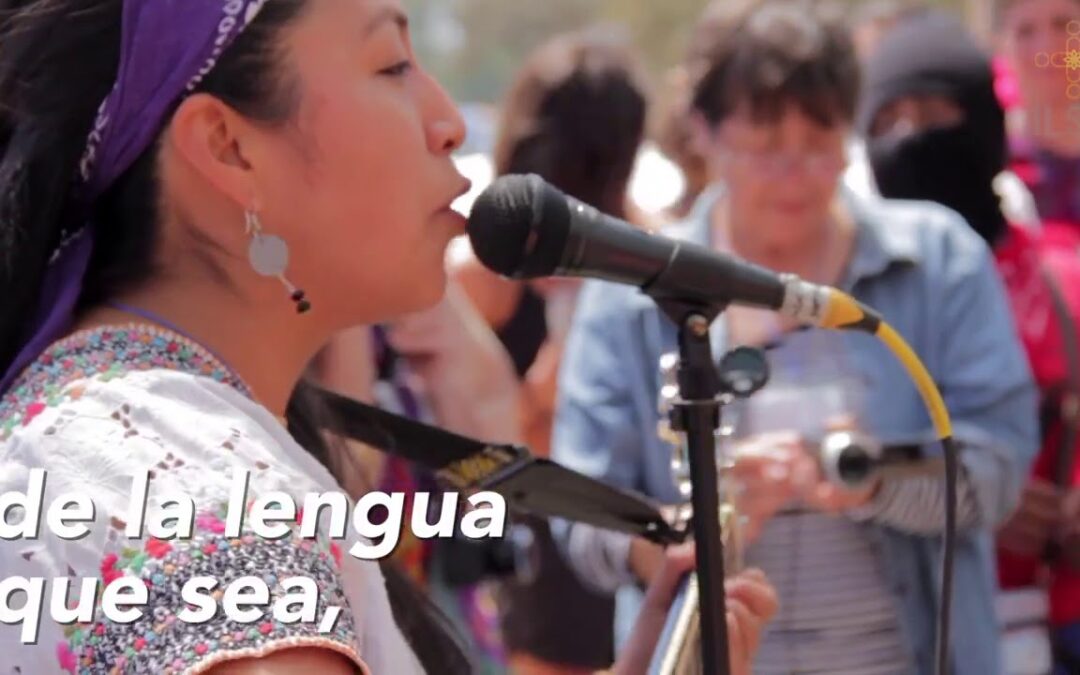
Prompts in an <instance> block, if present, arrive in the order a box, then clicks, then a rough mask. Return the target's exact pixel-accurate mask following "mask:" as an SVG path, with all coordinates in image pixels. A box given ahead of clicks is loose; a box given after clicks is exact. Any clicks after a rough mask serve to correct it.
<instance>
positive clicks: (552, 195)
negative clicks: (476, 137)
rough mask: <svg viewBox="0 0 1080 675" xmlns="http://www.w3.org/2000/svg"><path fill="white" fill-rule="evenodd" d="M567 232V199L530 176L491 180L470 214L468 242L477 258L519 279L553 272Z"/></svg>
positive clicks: (540, 180)
mask: <svg viewBox="0 0 1080 675" xmlns="http://www.w3.org/2000/svg"><path fill="white" fill-rule="evenodd" d="M569 231H570V208H569V205H568V204H567V201H566V199H565V197H564V196H563V195H562V194H561V193H560V192H559V191H558V190H556V189H555V188H553V187H551V186H550V185H548V184H547V183H546V182H545V181H544V180H543V179H542V178H540V177H539V176H537V175H534V174H529V175H509V176H502V177H499V178H497V179H495V180H494V181H493V182H492V183H491V185H489V186H488V187H487V189H486V190H484V191H483V193H481V194H480V196H479V197H477V199H476V201H475V202H474V203H473V207H472V211H471V213H470V215H469V225H468V236H469V242H470V244H471V245H472V249H473V251H474V252H475V253H476V257H477V259H479V260H480V262H481V263H483V264H484V266H485V267H487V268H488V269H490V270H492V271H494V272H496V273H498V274H502V275H503V276H507V277H515V278H519V279H521V278H531V277H536V276H547V275H550V274H552V273H554V272H555V270H556V269H557V268H558V265H559V262H560V261H561V260H562V256H563V251H564V250H565V248H566V240H567V235H568V233H569Z"/></svg>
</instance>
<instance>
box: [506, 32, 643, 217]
mask: <svg viewBox="0 0 1080 675" xmlns="http://www.w3.org/2000/svg"><path fill="white" fill-rule="evenodd" d="M646 91H647V85H646V83H645V78H644V75H643V74H642V71H641V67H640V64H639V63H638V61H637V59H636V56H635V55H634V52H633V51H632V49H631V48H630V46H629V45H628V43H627V42H626V40H625V39H623V38H622V37H621V36H620V35H618V34H616V33H614V32H609V31H607V30H605V29H604V28H601V27H593V28H589V29H586V30H584V31H580V32H574V33H567V34H563V35H560V36H558V37H556V38H554V39H552V40H550V41H549V42H547V43H546V44H545V45H544V46H542V47H540V48H539V49H538V50H537V51H536V52H534V54H533V55H532V57H530V59H529V60H528V62H527V63H526V64H525V66H524V67H523V68H522V70H521V71H520V72H519V74H518V76H517V78H516V79H515V81H514V83H513V85H512V86H511V88H510V90H509V92H508V94H507V96H506V100H505V101H504V103H503V107H502V111H501V121H500V125H499V131H498V134H497V140H496V144H495V152H494V164H495V173H496V174H498V175H505V174H508V173H536V174H539V175H541V176H543V177H544V178H545V179H546V180H547V181H549V182H550V183H551V184H552V185H554V186H555V187H557V188H559V189H560V190H563V191H564V192H566V193H567V194H570V195H572V196H574V197H576V198H577V199H580V200H582V201H583V202H586V203H588V204H591V205H592V206H595V207H596V208H598V209H600V210H601V211H604V212H606V213H611V214H612V215H616V216H619V217H622V216H623V212H624V210H625V197H626V187H627V184H628V183H629V181H630V175H631V173H632V171H633V168H634V160H635V159H636V157H637V153H638V149H639V147H640V145H641V141H642V139H643V137H644V134H645V125H646V119H647V98H646V97H647V94H646Z"/></svg>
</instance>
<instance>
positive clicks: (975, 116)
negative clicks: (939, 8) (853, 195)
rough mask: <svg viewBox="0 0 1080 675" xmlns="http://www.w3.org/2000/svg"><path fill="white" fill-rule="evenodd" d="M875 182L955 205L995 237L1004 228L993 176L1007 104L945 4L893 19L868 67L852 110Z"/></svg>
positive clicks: (1002, 149)
mask: <svg viewBox="0 0 1080 675" xmlns="http://www.w3.org/2000/svg"><path fill="white" fill-rule="evenodd" d="M857 125H858V129H859V131H860V132H861V133H862V134H863V136H864V137H865V138H866V141H867V151H868V153H869V160H870V165H871V169H872V171H873V175H874V179H875V182H876V183H877V186H878V190H879V191H880V192H881V194H882V195H883V196H885V197H889V198H893V199H920V200H928V201H934V202H938V203H940V204H944V205H945V206H948V207H951V208H952V209H954V210H955V211H957V212H959V213H960V215H962V216H963V217H964V218H965V219H966V220H967V221H968V223H969V224H970V225H971V227H972V228H974V229H975V230H976V231H977V232H978V233H979V234H980V235H982V237H983V238H984V239H986V240H987V242H988V243H989V244H990V245H991V246H993V245H995V244H996V243H997V241H998V239H999V238H1000V237H1001V236H1002V235H1003V234H1004V233H1005V232H1006V230H1007V224H1006V220H1005V216H1004V215H1002V210H1001V204H1000V201H999V198H998V196H997V194H996V193H995V192H994V187H993V183H994V179H995V178H996V177H997V175H998V174H999V173H1000V172H1001V171H1002V170H1003V169H1004V168H1005V164H1006V154H1007V151H1006V132H1005V113H1004V110H1002V107H1001V104H1000V103H999V102H998V100H997V97H996V96H995V93H994V79H993V70H992V68H991V63H990V57H989V55H987V54H986V53H985V52H984V51H983V50H982V49H980V48H979V46H978V45H977V44H976V43H975V41H974V40H973V39H972V37H971V36H970V35H969V34H968V32H967V30H966V29H965V28H964V26H963V25H962V24H961V23H960V22H959V21H958V20H957V19H955V18H953V17H952V16H951V15H949V14H945V13H943V12H936V11H931V12H924V13H920V14H917V15H915V16H912V17H909V18H908V19H906V20H904V21H903V22H902V23H900V24H898V25H897V26H896V27H894V28H893V29H892V30H891V31H890V32H889V33H888V34H887V35H886V36H885V38H884V39H883V40H882V42H881V44H880V46H879V48H878V49H877V50H876V51H875V52H874V53H873V55H872V56H871V57H870V59H869V60H868V62H867V64H866V67H865V81H864V93H863V100H862V102H861V105H860V111H859V117H858V120H857Z"/></svg>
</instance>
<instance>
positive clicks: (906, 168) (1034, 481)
mask: <svg viewBox="0 0 1080 675" xmlns="http://www.w3.org/2000/svg"><path fill="white" fill-rule="evenodd" d="M864 87H865V89H864V94H863V96H864V99H863V101H862V102H861V109H860V114H859V117H858V121H857V124H858V126H859V130H860V132H861V133H862V134H863V135H864V137H865V138H866V142H867V150H868V154H869V159H870V165H871V169H872V172H873V175H874V179H875V181H876V183H877V185H878V189H879V190H880V192H881V193H882V195H883V196H885V197H888V198H893V199H917V200H929V201H935V202H938V203H941V204H944V205H945V206H948V207H951V208H952V209H953V210H955V211H957V212H958V213H960V215H962V216H963V217H964V218H965V219H966V220H967V222H968V224H969V225H970V226H971V227H972V229H974V230H975V231H976V232H978V233H979V234H980V235H982V237H983V239H985V240H986V242H987V244H988V245H989V246H990V247H991V248H992V249H993V252H994V260H995V262H996V263H997V266H998V270H999V272H1001V275H1002V279H1003V281H1004V284H1005V286H1006V288H1007V289H1008V291H1009V295H1010V299H1011V301H1012V307H1013V314H1014V319H1015V322H1016V325H1017V327H1018V329H1019V333H1020V335H1021V338H1022V340H1023V343H1024V346H1025V348H1026V350H1027V353H1028V357H1029V360H1030V365H1031V368H1032V372H1033V374H1034V375H1035V379H1036V380H1037V382H1038V384H1039V387H1040V390H1041V393H1042V403H1043V412H1042V415H1043V417H1042V422H1043V446H1042V449H1041V452H1040V455H1039V457H1038V459H1037V460H1036V463H1035V465H1034V466H1033V475H1032V476H1031V479H1030V480H1029V481H1028V483H1027V484H1026V485H1025V487H1024V492H1023V495H1022V497H1021V499H1020V504H1019V505H1018V507H1017V509H1015V511H1014V513H1013V514H1012V516H1011V517H1010V519H1009V521H1008V522H1007V523H1005V525H1004V526H1003V527H1002V528H1001V529H1000V530H999V531H998V532H997V541H996V544H997V553H998V556H997V563H998V574H999V582H1000V584H1001V587H1002V589H1003V590H1005V591H1010V590H1013V589H1025V588H1031V587H1034V586H1036V585H1038V584H1039V583H1040V582H1039V581H1038V580H1039V579H1040V578H1042V577H1043V574H1044V572H1045V571H1049V572H1050V574H1051V577H1050V578H1051V583H1050V587H1049V602H1050V624H1051V626H1052V628H1053V636H1054V637H1053V639H1051V638H1050V637H1049V636H1047V638H1046V644H1045V649H1046V652H1049V651H1050V650H1051V647H1050V644H1051V642H1052V643H1053V651H1054V658H1055V660H1056V661H1057V665H1056V669H1055V670H1054V675H1058V673H1070V674H1072V673H1077V672H1080V468H1075V467H1077V464H1076V462H1075V460H1073V462H1072V463H1070V462H1061V461H1060V458H1062V457H1069V456H1075V453H1076V450H1077V448H1078V447H1080V444H1078V443H1077V440H1078V438H1080V428H1078V427H1077V425H1076V424H1075V423H1074V422H1073V421H1071V417H1070V415H1068V414H1065V415H1063V414H1061V411H1063V410H1065V409H1066V408H1065V407H1064V405H1065V404H1066V403H1067V401H1068V400H1069V399H1070V396H1066V395H1064V394H1063V392H1066V391H1068V392H1070V394H1071V395H1072V396H1076V395H1080V391H1078V388H1080V387H1078V385H1077V381H1078V380H1080V372H1077V370H1078V369H1077V367H1076V366H1075V365H1073V364H1075V362H1076V361H1080V356H1078V355H1077V354H1076V353H1075V349H1074V348H1073V349H1071V348H1070V345H1073V346H1075V345H1076V343H1077V340H1075V339H1073V338H1070V337H1068V336H1067V334H1066V331H1065V330H1064V329H1063V327H1065V326H1069V325H1071V326H1072V327H1073V330H1077V326H1078V324H1080V320H1078V319H1080V258H1078V257H1077V256H1076V253H1075V251H1076V250H1077V249H1078V248H1080V234H1078V233H1077V231H1076V229H1075V228H1065V229H1062V228H1054V227H1052V226H1049V225H1047V224H1044V225H1043V226H1042V229H1041V230H1040V231H1039V232H1031V231H1027V230H1024V229H1023V228H1021V227H1019V226H1018V225H1013V224H1010V223H1009V222H1008V221H1007V220H1006V218H1005V216H1004V215H1003V213H1002V209H1001V205H1000V201H999V198H998V196H997V194H996V193H995V191H994V179H995V178H996V177H997V175H998V174H999V173H1000V172H1001V171H1002V170H1004V168H1005V166H1006V153H1007V151H1006V147H1007V144H1006V129H1005V114H1004V112H1003V110H1002V107H1001V105H1000V103H999V102H998V99H997V97H996V96H995V93H994V80H993V70H992V67H991V61H990V58H989V56H988V55H987V54H985V53H984V52H983V51H982V50H981V49H980V48H979V47H978V45H977V44H976V43H975V41H974V40H973V39H972V38H971V37H970V36H969V35H968V33H967V32H966V30H965V29H964V27H963V26H962V25H961V24H960V23H959V22H958V21H956V20H955V19H953V18H952V17H950V16H948V15H944V14H941V13H937V12H930V13H926V14H922V15H918V16H915V17H912V18H909V19H907V20H906V21H905V22H903V23H902V24H899V25H898V26H897V27H895V28H894V29H893V30H892V31H891V32H890V33H889V34H888V35H886V37H885V38H884V40H883V41H882V43H881V45H880V47H879V49H878V51H877V52H875V53H874V54H873V56H872V57H871V58H870V60H869V61H868V63H867V64H866V68H865V82H864ZM1044 274H1045V275H1046V276H1043V275H1044ZM1052 280H1054V281H1056V283H1053V284H1051V283H1050V282H1051V281H1052ZM1055 288H1056V290H1052V289H1055ZM1052 295H1054V296H1056V298H1052V297H1051V296H1052ZM1047 316H1050V317H1051V320H1050V321H1047V318H1046V317H1047ZM1070 352H1071V355H1070ZM1070 464H1071V466H1070ZM1004 637H1005V644H1006V648H1005V651H1006V653H1011V652H1012V649H1011V648H1010V647H1009V646H1008V645H1009V642H1010V640H1009V635H1008V634H1006V635H1005V636H1004ZM1020 639H1021V640H1024V639H1026V638H1020ZM1023 649H1028V648H1027V647H1023ZM1045 657H1046V658H1047V659H1049V658H1050V657H1049V654H1046V655H1045ZM1024 658H1027V659H1030V658H1031V657H1030V655H1029V656H1025V657H1024Z"/></svg>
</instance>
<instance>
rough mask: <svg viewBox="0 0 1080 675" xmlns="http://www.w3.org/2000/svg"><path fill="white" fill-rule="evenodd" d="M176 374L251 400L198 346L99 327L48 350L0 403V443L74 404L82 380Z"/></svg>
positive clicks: (145, 329)
mask: <svg viewBox="0 0 1080 675" xmlns="http://www.w3.org/2000/svg"><path fill="white" fill-rule="evenodd" d="M153 368H165V369H169V370H179V371H184V372H189V373H192V374H196V375H202V376H205V377H209V378H212V379H214V380H216V381H218V382H222V383H225V384H228V385H230V386H233V387H235V388H236V389H238V390H239V391H240V392H241V393H242V394H245V395H250V389H249V388H248V387H247V385H246V384H244V383H243V381H241V380H240V379H239V378H238V377H237V376H235V375H234V374H233V373H232V372H231V371H230V370H229V369H227V368H225V367H224V366H223V365H222V364H221V363H220V362H219V361H218V360H217V359H215V358H214V357H213V355H211V354H210V353H208V352H207V351H206V350H205V349H204V348H203V347H201V346H199V345H197V344H195V343H194V342H191V341H190V340H187V339H186V338H184V337H181V336H179V335H176V334H174V333H171V332H167V331H164V330H159V329H156V328H154V327H151V326H129V327H123V328H99V329H94V330H89V331H82V332H79V333H75V334H74V335H72V336H70V337H68V338H67V339H65V340H61V341H60V342H57V343H55V344H53V345H52V346H51V347H49V349H48V350H46V351H45V353H44V354H42V355H41V356H40V357H39V358H38V359H37V360H36V361H35V362H34V363H33V364H31V365H30V366H29V367H28V368H27V369H26V371H25V372H23V373H22V374H21V375H20V377H19V379H18V381H17V382H16V383H15V384H14V386H13V387H12V388H11V390H10V391H9V392H8V393H7V394H5V395H4V396H3V397H2V398H0V442H3V441H5V440H7V439H8V438H9V437H10V436H11V434H12V433H13V431H14V429H15V428H16V427H17V426H19V425H22V426H27V425H29V424H30V423H31V422H33V421H34V419H35V418H36V417H38V416H39V415H40V414H41V413H43V412H44V411H45V410H46V409H47V408H54V407H56V406H58V405H60V404H61V403H64V402H65V401H76V400H78V399H79V398H80V397H81V396H82V395H83V392H84V391H85V389H86V388H85V384H84V383H85V381H86V380H88V379H96V380H98V381H101V382H109V381H110V380H114V379H116V378H118V377H123V376H124V375H125V374H127V373H130V372H133V371H145V370H150V369H153Z"/></svg>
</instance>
